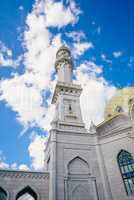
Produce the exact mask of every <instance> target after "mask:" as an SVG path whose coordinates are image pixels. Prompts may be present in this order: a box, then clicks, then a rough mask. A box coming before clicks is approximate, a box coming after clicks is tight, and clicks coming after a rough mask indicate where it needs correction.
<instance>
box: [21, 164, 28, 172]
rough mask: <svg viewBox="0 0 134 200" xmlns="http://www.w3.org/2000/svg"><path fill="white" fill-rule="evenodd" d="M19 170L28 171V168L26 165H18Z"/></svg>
mask: <svg viewBox="0 0 134 200" xmlns="http://www.w3.org/2000/svg"><path fill="white" fill-rule="evenodd" d="M19 170H22V171H28V170H29V167H28V166H27V165H26V164H21V165H19Z"/></svg>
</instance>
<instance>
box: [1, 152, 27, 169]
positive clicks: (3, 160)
mask: <svg viewBox="0 0 134 200" xmlns="http://www.w3.org/2000/svg"><path fill="white" fill-rule="evenodd" d="M0 169H11V170H29V167H28V166H27V165H26V164H20V165H17V163H16V162H14V163H11V164H9V163H8V162H7V161H6V158H5V156H4V155H3V152H2V151H0Z"/></svg>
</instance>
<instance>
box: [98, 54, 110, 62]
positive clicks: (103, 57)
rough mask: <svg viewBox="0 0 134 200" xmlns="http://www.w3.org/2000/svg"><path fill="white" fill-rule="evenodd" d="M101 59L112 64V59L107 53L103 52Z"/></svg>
mask: <svg viewBox="0 0 134 200" xmlns="http://www.w3.org/2000/svg"><path fill="white" fill-rule="evenodd" d="M101 59H102V60H103V61H104V62H106V63H108V64H112V60H110V59H108V58H107V56H106V55H105V54H101Z"/></svg>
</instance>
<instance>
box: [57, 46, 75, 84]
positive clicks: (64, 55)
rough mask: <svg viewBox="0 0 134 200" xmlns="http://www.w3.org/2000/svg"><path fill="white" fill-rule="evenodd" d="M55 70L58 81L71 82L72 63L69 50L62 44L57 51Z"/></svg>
mask: <svg viewBox="0 0 134 200" xmlns="http://www.w3.org/2000/svg"><path fill="white" fill-rule="evenodd" d="M55 68H56V71H57V75H58V81H61V82H68V83H69V82H72V70H73V61H72V57H71V53H70V51H69V49H68V48H67V47H66V46H65V45H64V44H63V45H62V46H61V47H60V48H59V50H58V51H57V54H56V62H55Z"/></svg>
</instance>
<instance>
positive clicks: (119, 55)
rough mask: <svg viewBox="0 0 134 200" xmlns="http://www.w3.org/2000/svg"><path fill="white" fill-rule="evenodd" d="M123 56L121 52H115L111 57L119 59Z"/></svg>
mask: <svg viewBox="0 0 134 200" xmlns="http://www.w3.org/2000/svg"><path fill="white" fill-rule="evenodd" d="M122 55H123V52H122V51H115V52H113V57H114V58H119V57H121V56H122Z"/></svg>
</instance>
